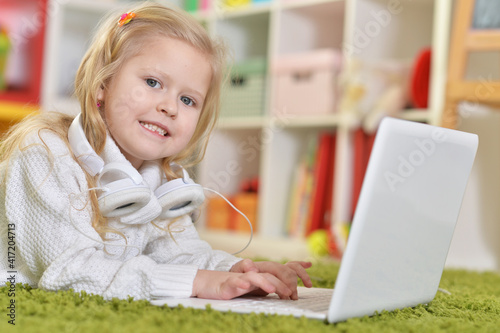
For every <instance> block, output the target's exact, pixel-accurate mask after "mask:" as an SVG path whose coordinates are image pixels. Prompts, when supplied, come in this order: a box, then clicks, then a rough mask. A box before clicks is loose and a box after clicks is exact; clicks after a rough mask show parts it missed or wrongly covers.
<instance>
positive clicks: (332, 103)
mask: <svg viewBox="0 0 500 333" xmlns="http://www.w3.org/2000/svg"><path fill="white" fill-rule="evenodd" d="M341 65H342V54H341V52H340V51H337V50H335V49H319V50H315V51H311V52H306V53H296V54H287V55H280V56H278V57H276V58H275V59H274V60H273V62H272V67H271V71H272V75H273V85H274V87H273V88H274V89H273V93H274V96H273V106H272V113H273V114H274V115H280V116H286V115H287V114H290V115H304V116H310V115H326V114H332V113H334V112H335V111H336V102H337V95H338V94H337V78H338V74H339V72H340V69H341Z"/></svg>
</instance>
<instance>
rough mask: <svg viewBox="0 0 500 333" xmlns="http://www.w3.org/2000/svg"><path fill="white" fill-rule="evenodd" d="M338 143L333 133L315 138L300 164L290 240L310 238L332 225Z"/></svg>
mask: <svg viewBox="0 0 500 333" xmlns="http://www.w3.org/2000/svg"><path fill="white" fill-rule="evenodd" d="M335 142H336V137H335V134H333V133H328V132H325V133H320V134H319V135H318V136H315V137H313V138H312V139H311V140H310V141H309V143H308V147H307V150H306V152H305V154H304V156H303V157H302V158H301V159H300V161H299V163H298V164H297V167H296V170H295V173H294V175H293V179H292V180H291V183H290V188H291V190H290V197H289V200H288V202H289V207H288V217H287V222H288V223H287V230H286V232H287V234H288V235H289V236H292V237H307V236H309V235H310V234H311V233H312V232H313V231H315V230H319V229H329V227H330V225H331V214H332V207H333V206H332V202H333V175H334V165H335V163H334V162H335Z"/></svg>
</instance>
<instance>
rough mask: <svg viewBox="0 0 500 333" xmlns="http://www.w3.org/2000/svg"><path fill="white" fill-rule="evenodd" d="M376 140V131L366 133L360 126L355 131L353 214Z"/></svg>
mask: <svg viewBox="0 0 500 333" xmlns="http://www.w3.org/2000/svg"><path fill="white" fill-rule="evenodd" d="M374 142H375V133H366V132H365V131H363V129H361V128H359V129H357V130H356V132H355V133H354V165H353V182H352V184H353V187H352V201H351V202H352V206H351V216H354V212H355V211H356V205H357V204H358V199H359V194H360V193H361V186H362V185H363V179H364V177H365V172H366V168H367V167H368V161H369V159H370V154H371V151H372V148H373V143H374Z"/></svg>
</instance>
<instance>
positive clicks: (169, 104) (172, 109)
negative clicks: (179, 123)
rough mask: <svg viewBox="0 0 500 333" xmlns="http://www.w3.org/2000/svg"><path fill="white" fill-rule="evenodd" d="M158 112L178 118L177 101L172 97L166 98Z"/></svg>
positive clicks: (159, 106)
mask: <svg viewBox="0 0 500 333" xmlns="http://www.w3.org/2000/svg"><path fill="white" fill-rule="evenodd" d="M158 111H160V112H162V113H164V114H166V115H167V116H168V117H172V118H175V117H177V100H176V99H174V98H171V97H166V98H165V99H164V100H163V101H162V102H161V103H160V104H159V105H158Z"/></svg>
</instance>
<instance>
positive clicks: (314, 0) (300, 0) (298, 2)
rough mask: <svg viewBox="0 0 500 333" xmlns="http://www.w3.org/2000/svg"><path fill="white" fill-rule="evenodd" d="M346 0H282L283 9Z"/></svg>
mask: <svg viewBox="0 0 500 333" xmlns="http://www.w3.org/2000/svg"><path fill="white" fill-rule="evenodd" d="M344 1H345V0H289V1H285V0H281V1H280V6H281V9H295V8H305V7H309V6H316V5H322V4H326V3H332V2H344Z"/></svg>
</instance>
